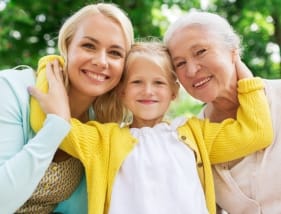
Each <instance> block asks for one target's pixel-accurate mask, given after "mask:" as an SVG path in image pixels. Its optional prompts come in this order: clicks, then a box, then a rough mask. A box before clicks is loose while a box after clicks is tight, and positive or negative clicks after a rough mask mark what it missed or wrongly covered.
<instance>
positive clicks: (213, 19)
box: [163, 11, 240, 50]
mask: <svg viewBox="0 0 281 214" xmlns="http://www.w3.org/2000/svg"><path fill="white" fill-rule="evenodd" d="M192 25H199V26H203V27H204V28H205V29H206V30H208V31H209V32H212V33H215V34H217V35H218V36H220V38H222V41H224V42H225V44H226V45H227V46H228V47H230V49H231V50H234V49H237V50H240V38H239V36H238V34H237V33H236V32H235V31H234V30H233V28H232V26H231V25H230V24H229V22H228V21H227V20H226V19H225V18H223V17H222V16H219V15H217V14H214V13H209V12H199V11H192V12H188V13H187V14H185V15H183V16H181V17H180V18H178V19H177V20H176V21H175V22H174V23H172V24H170V26H169V28H168V30H167V31H166V33H165V35H164V39H163V41H164V43H165V45H168V43H169V42H170V41H171V40H172V39H173V35H174V33H175V32H176V31H178V30H181V29H183V28H188V27H190V26H192Z"/></svg>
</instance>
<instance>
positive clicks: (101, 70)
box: [67, 14, 127, 100]
mask: <svg viewBox="0 0 281 214" xmlns="http://www.w3.org/2000/svg"><path fill="white" fill-rule="evenodd" d="M126 51H127V50H126V38H125V35H124V34H123V31H122V29H121V27H120V26H119V25H118V24H117V23H115V22H113V21H112V20H111V19H109V18H107V17H105V16H103V15H102V14H96V15H92V16H88V17H86V18H85V19H84V20H83V21H82V22H81V23H80V25H79V26H77V30H76V32H75V34H74V36H73V38H72V40H71V42H70V44H69V46H68V55H67V57H68V65H67V70H68V75H69V80H70V88H69V96H73V95H75V96H80V97H81V96H82V97H84V98H85V99H91V100H93V99H94V98H95V97H96V96H99V95H102V94H104V93H106V92H108V91H109V90H110V89H112V88H113V87H115V86H116V85H117V83H118V82H119V80H120V78H121V74H122V72H123V67H124V61H125V56H126Z"/></svg>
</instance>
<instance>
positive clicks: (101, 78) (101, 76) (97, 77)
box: [83, 70, 109, 82]
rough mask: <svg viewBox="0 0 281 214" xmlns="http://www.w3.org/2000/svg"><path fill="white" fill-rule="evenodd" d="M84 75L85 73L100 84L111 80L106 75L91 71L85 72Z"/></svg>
mask: <svg viewBox="0 0 281 214" xmlns="http://www.w3.org/2000/svg"><path fill="white" fill-rule="evenodd" d="M83 73H85V74H86V75H87V76H88V77H90V78H91V79H93V80H96V81H100V82H103V81H105V80H107V79H109V77H108V76H106V75H104V74H97V73H92V72H89V71H86V70H83Z"/></svg>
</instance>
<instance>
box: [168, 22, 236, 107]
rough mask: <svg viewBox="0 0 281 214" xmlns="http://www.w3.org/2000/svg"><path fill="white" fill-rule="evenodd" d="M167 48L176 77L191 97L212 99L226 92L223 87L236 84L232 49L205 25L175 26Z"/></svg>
mask: <svg viewBox="0 0 281 214" xmlns="http://www.w3.org/2000/svg"><path fill="white" fill-rule="evenodd" d="M168 48H169V51H170V53H171V57H172V61H173V64H174V67H175V69H176V73H177V76H178V78H179V81H180V82H181V84H182V86H183V87H184V88H185V90H186V91H187V92H188V93H189V94H190V95H191V96H193V97H194V98H196V99H199V100H201V101H203V102H212V101H214V100H215V99H216V98H218V97H223V96H226V95H225V94H224V91H226V90H225V89H226V88H227V87H232V86H233V85H235V84H236V72H235V65H234V52H233V51H231V50H230V49H229V48H228V47H227V46H226V44H225V43H224V42H223V41H222V39H221V38H220V37H219V36H218V35H216V34H215V33H211V32H208V31H207V30H206V28H203V27H200V26H189V27H185V28H183V29H181V30H177V31H176V32H175V33H174V35H173V37H172V39H171V41H170V42H169V43H168ZM234 80H235V81H234ZM235 87H236V85H235Z"/></svg>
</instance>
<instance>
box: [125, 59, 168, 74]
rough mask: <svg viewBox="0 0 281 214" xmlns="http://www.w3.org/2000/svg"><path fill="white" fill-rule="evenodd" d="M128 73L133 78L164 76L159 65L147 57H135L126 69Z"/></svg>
mask: <svg viewBox="0 0 281 214" xmlns="http://www.w3.org/2000/svg"><path fill="white" fill-rule="evenodd" d="M128 73H129V74H130V75H133V76H134V75H145V76H150V77H152V76H154V75H161V76H163V75H165V72H163V68H162V67H161V66H160V64H158V63H157V61H156V60H153V59H150V58H149V57H147V56H136V57H135V58H134V59H133V60H132V61H131V63H130V65H129V67H128Z"/></svg>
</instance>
